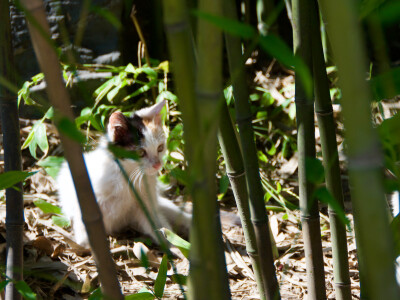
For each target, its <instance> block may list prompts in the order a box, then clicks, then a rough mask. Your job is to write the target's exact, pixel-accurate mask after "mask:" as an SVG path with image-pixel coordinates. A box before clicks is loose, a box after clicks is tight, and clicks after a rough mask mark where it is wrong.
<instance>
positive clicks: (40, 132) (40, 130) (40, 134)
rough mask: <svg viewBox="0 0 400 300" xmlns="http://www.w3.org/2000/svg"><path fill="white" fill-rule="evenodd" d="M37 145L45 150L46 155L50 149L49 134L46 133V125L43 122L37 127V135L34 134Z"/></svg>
mask: <svg viewBox="0 0 400 300" xmlns="http://www.w3.org/2000/svg"><path fill="white" fill-rule="evenodd" d="M34 138H35V140H36V143H37V145H38V146H39V148H40V149H41V150H42V151H43V153H44V154H45V155H46V154H47V151H48V150H49V143H48V141H47V134H46V125H44V124H43V123H40V124H39V125H38V126H37V127H36V128H35V136H34Z"/></svg>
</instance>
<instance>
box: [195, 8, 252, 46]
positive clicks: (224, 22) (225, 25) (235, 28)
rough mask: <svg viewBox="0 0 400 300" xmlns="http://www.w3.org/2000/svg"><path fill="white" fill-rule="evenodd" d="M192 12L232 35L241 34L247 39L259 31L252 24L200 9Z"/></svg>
mask: <svg viewBox="0 0 400 300" xmlns="http://www.w3.org/2000/svg"><path fill="white" fill-rule="evenodd" d="M192 14H194V15H195V16H197V17H200V18H202V19H204V20H207V21H209V22H210V23H213V24H215V25H216V26H218V27H219V28H221V29H222V30H224V31H226V32H228V33H230V34H232V35H236V36H240V37H242V38H245V39H252V38H254V37H256V35H257V31H256V30H255V29H254V28H253V27H252V26H250V25H247V24H245V23H241V22H238V21H236V20H232V19H228V18H224V17H220V16H215V15H212V14H209V13H206V12H204V11H200V10H193V11H192Z"/></svg>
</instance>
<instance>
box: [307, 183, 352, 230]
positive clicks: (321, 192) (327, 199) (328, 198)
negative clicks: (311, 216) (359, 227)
mask: <svg viewBox="0 0 400 300" xmlns="http://www.w3.org/2000/svg"><path fill="white" fill-rule="evenodd" d="M314 197H316V198H318V199H319V200H320V201H321V202H323V203H326V204H329V205H330V206H331V207H332V209H333V210H334V211H335V212H336V214H337V215H338V217H339V220H340V221H341V222H342V223H343V224H345V225H347V226H348V228H349V230H351V228H350V221H349V219H348V218H347V217H346V214H345V212H344V210H343V207H342V206H340V204H339V202H338V201H337V200H336V199H335V198H334V197H333V196H332V194H331V193H330V192H329V191H328V189H327V188H326V187H324V186H323V187H319V188H317V189H316V190H315V191H314Z"/></svg>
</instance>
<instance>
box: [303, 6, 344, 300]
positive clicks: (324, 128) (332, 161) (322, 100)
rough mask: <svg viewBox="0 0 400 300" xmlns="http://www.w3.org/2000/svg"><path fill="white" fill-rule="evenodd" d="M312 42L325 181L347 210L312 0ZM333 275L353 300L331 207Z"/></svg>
mask: <svg viewBox="0 0 400 300" xmlns="http://www.w3.org/2000/svg"><path fill="white" fill-rule="evenodd" d="M311 6H312V7H311V10H310V11H309V14H310V19H311V26H312V27H311V43H312V58H313V73H314V82H315V86H314V91H315V111H316V114H317V118H318V125H319V130H320V133H321V146H322V156H323V164H324V168H325V178H326V185H327V188H328V190H329V191H330V192H331V194H332V195H333V197H334V198H335V199H336V201H337V202H338V203H339V204H340V206H341V207H342V208H343V209H344V203H343V191H342V182H341V177H340V168H339V155H338V150H337V143H336V128H335V122H334V119H333V110H332V104H331V97H330V93H329V82H328V77H327V75H326V66H325V60H324V52H323V48H322V42H321V35H320V18H319V9H318V3H317V1H316V0H311ZM328 210H329V220H330V224H331V226H330V227H331V235H332V238H331V241H332V256H333V272H334V280H335V291H336V299H338V300H347V299H348V300H351V284H350V275H349V262H348V254H347V239H346V226H345V224H344V223H343V222H341V221H340V219H339V217H338V215H337V213H336V211H335V210H334V209H333V208H332V207H331V205H329V209H328Z"/></svg>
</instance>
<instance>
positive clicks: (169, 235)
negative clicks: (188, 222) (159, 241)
mask: <svg viewBox="0 0 400 300" xmlns="http://www.w3.org/2000/svg"><path fill="white" fill-rule="evenodd" d="M163 231H164V233H165V237H166V239H167V240H168V242H170V243H171V244H172V245H174V246H175V247H177V248H178V249H179V250H181V252H182V254H183V255H184V256H185V257H186V258H188V257H189V251H190V243H189V242H187V241H185V240H184V239H183V238H181V237H180V236H178V235H177V234H175V233H173V232H172V231H171V230H169V229H166V228H164V229H163Z"/></svg>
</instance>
